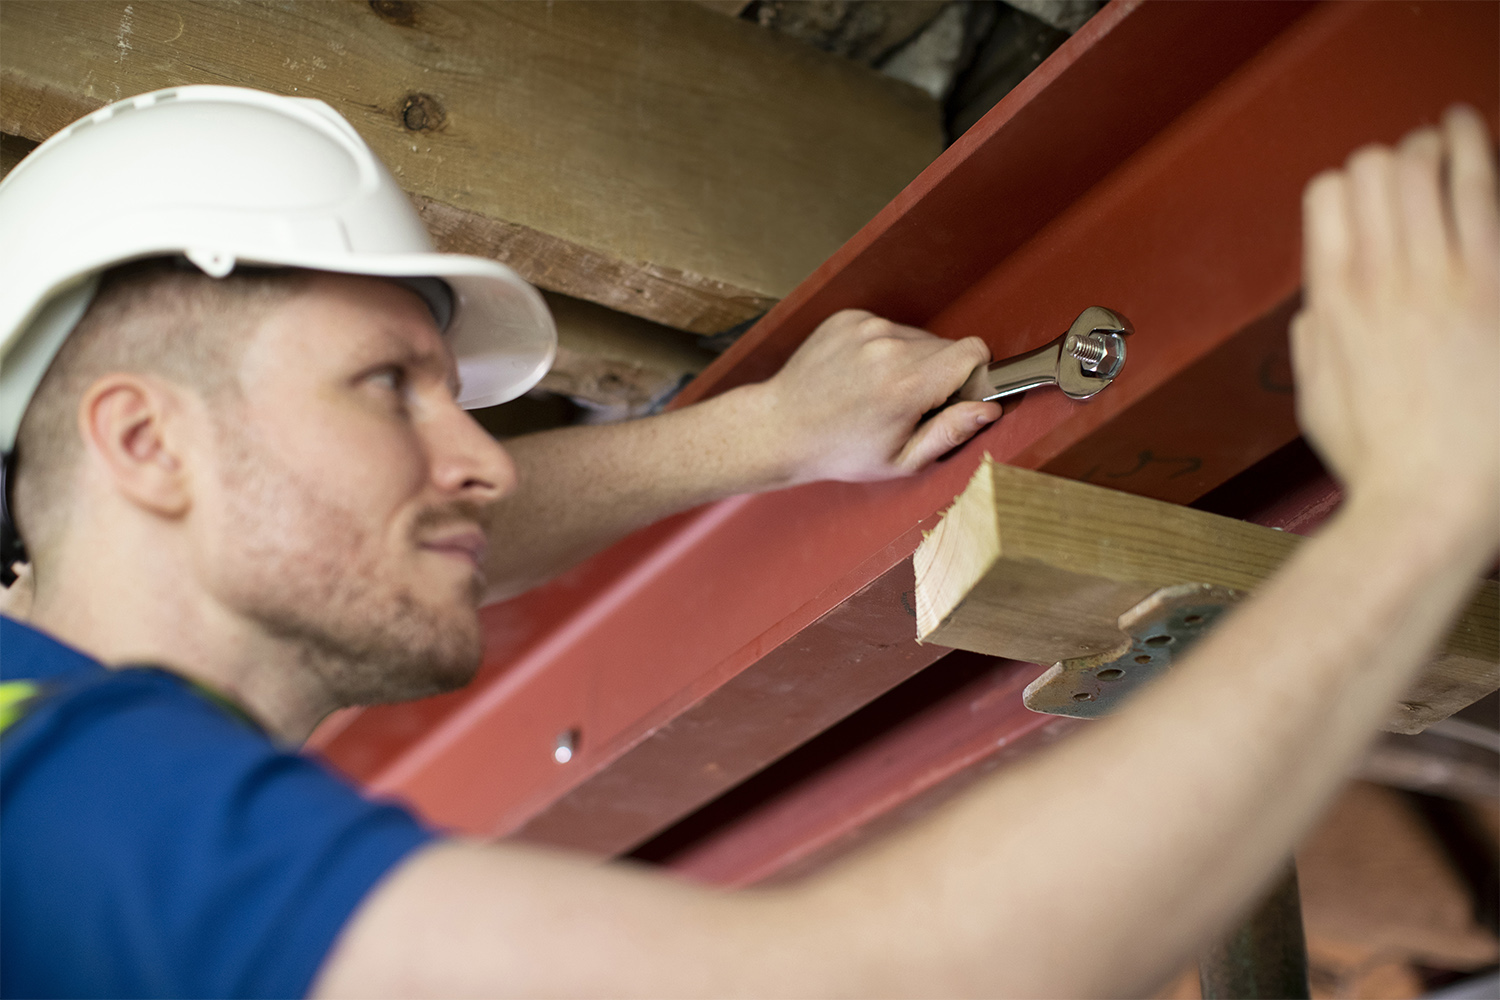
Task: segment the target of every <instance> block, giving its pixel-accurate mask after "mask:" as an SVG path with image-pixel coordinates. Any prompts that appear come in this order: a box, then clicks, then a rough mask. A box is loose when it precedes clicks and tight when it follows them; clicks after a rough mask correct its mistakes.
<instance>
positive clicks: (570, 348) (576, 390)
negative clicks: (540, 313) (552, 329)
mask: <svg viewBox="0 0 1500 1000" xmlns="http://www.w3.org/2000/svg"><path fill="white" fill-rule="evenodd" d="M546 298H547V305H548V307H549V308H551V310H552V315H553V318H555V319H556V320H557V341H558V343H557V360H556V361H555V362H554V363H553V365H552V370H551V371H549V372H548V373H547V375H546V377H545V378H543V379H542V381H541V384H540V385H539V388H541V389H543V390H546V391H548V392H555V393H558V394H559V395H563V396H567V397H569V398H571V399H572V400H574V401H575V402H577V403H579V404H580V405H582V406H583V407H585V408H586V409H588V410H590V411H592V414H591V419H592V420H593V421H594V422H605V421H611V420H622V419H626V418H629V417H640V416H644V415H646V414H647V413H652V412H654V411H655V410H657V409H658V408H660V406H661V405H662V404H663V403H664V402H665V401H666V400H668V399H670V398H671V397H672V395H673V394H674V393H675V392H676V391H677V390H678V389H679V388H681V387H682V385H683V384H684V383H685V382H686V381H687V380H688V379H690V378H692V377H693V376H694V375H697V374H698V373H699V372H701V371H702V370H703V369H704V368H707V367H708V363H709V362H710V361H712V360H713V359H714V357H715V355H714V354H713V353H712V352H711V351H708V350H706V349H705V348H703V347H702V346H700V344H699V338H698V337H696V336H694V335H692V334H690V333H683V332H682V331H681V330H673V329H671V328H670V327H665V326H662V325H661V324H659V323H652V322H650V321H648V320H644V319H640V318H638V317H635V316H630V315H627V314H625V313H621V312H616V311H614V310H612V309H606V308H604V307H603V306H600V305H595V304H594V303H592V302H584V301H583V300H582V299H575V298H570V297H568V296H566V295H556V294H552V293H548V294H547V296H546Z"/></svg>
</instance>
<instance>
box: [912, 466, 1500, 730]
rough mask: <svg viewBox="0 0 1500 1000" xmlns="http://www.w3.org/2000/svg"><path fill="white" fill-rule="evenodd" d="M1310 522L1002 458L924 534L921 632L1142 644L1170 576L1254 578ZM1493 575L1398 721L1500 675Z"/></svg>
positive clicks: (1051, 647) (1099, 646) (917, 559)
mask: <svg viewBox="0 0 1500 1000" xmlns="http://www.w3.org/2000/svg"><path fill="white" fill-rule="evenodd" d="M1301 541H1302V539H1301V538H1300V537H1299V536H1297V535H1291V534H1287V533H1286V532H1282V531H1276V530H1275V529H1273V528H1264V527H1261V526H1259V525H1254V524H1247V523H1245V522H1244V521H1237V520H1235V519H1234V518H1229V517H1221V516H1219V515H1218V514H1210V513H1208V512H1207V511H1201V510H1193V509H1191V508H1187V507H1179V506H1177V505H1176V504H1170V503H1163V502H1162V501H1159V500H1151V499H1148V498H1146V497H1138V496H1132V495H1131V494H1128V493H1121V492H1119V491H1116V490H1110V489H1105V488H1103V487H1099V486H1094V485H1091V484H1088V483H1080V482H1075V481H1073V480H1070V479H1063V478H1060V477H1058V476H1049V475H1046V474H1044V473H1040V472H1033V471H1031V470H1027V469H1017V468H1014V467H1012V466H1008V465H1001V464H998V463H996V462H994V461H992V460H991V459H990V458H989V457H988V456H986V457H985V460H984V461H983V462H982V463H981V464H980V466H979V469H978V470H977V471H976V472H975V473H974V478H973V479H972V480H971V481H970V483H969V486H968V487H967V488H966V489H965V490H964V492H963V493H961V494H960V495H959V497H958V499H957V500H955V501H954V503H953V506H952V507H950V508H949V509H948V510H947V511H946V512H945V513H944V515H943V519H942V520H941V521H940V522H938V526H937V527H936V528H935V529H934V530H933V531H932V532H931V533H930V534H929V535H928V536H927V537H926V538H925V539H924V540H923V542H922V544H921V545H920V546H918V547H917V551H916V554H915V556H914V559H913V561H914V565H915V572H916V603H917V635H918V640H919V641H921V642H936V643H938V644H939V645H942V646H948V647H952V648H956V649H967V650H971V651H973V652H978V653H988V654H989V655H991V656H1000V657H1007V658H1011V659H1018V660H1024V661H1027V662H1030V663H1057V662H1059V661H1063V660H1071V659H1076V658H1080V657H1088V656H1095V655H1098V654H1101V653H1108V652H1110V651H1111V650H1114V649H1116V648H1118V647H1120V646H1122V645H1128V641H1127V640H1126V637H1125V635H1124V633H1123V632H1122V631H1121V630H1120V628H1119V625H1118V622H1119V619H1120V616H1121V615H1123V614H1124V613H1125V612H1127V611H1129V610H1130V609H1131V608H1133V607H1135V605H1136V604H1138V603H1140V602H1141V601H1142V600H1144V599H1145V598H1146V597H1147V596H1149V595H1150V594H1151V593H1153V592H1154V591H1156V590H1158V589H1160V588H1162V587H1172V586H1177V585H1179V584H1190V583H1203V584H1210V585H1213V586H1216V587H1228V588H1232V589H1234V590H1238V591H1245V592H1248V591H1252V590H1254V589H1255V588H1256V587H1257V586H1259V585H1260V584H1261V583H1263V582H1264V581H1265V580H1266V579H1267V578H1268V577H1270V576H1271V575H1272V574H1273V573H1275V572H1276V570H1277V569H1278V568H1279V567H1280V566H1281V565H1282V564H1283V563H1285V562H1286V560H1287V559H1288V558H1290V557H1291V555H1292V553H1293V552H1294V551H1295V550H1296V548H1297V546H1298V545H1299V544H1300V543H1301ZM1497 593H1500V588H1497V586H1496V584H1495V582H1494V581H1492V580H1485V581H1483V582H1480V583H1478V592H1477V593H1476V595H1475V596H1474V598H1473V600H1472V602H1471V604H1470V605H1469V607H1468V609H1467V610H1466V611H1464V613H1463V614H1462V615H1461V616H1460V617H1459V620H1458V621H1457V623H1456V624H1455V625H1454V627H1453V630H1452V632H1451V633H1450V634H1449V636H1448V639H1447V642H1446V644H1445V645H1444V647H1443V648H1442V649H1441V650H1440V651H1439V653H1438V655H1437V656H1436V657H1435V658H1434V660H1433V661H1432V662H1431V663H1430V664H1429V665H1428V667H1427V670H1426V672H1425V673H1424V675H1423V676H1422V677H1421V678H1420V679H1419V680H1418V681H1417V682H1416V684H1415V685H1414V687H1413V688H1412V690H1411V691H1410V692H1408V694H1407V696H1406V698H1405V699H1404V700H1403V701H1402V702H1401V703H1400V704H1399V705H1398V706H1397V707H1396V709H1395V711H1394V714H1393V715H1392V717H1391V718H1390V719H1389V720H1388V721H1387V724H1386V728H1388V729H1391V730H1393V731H1395V732H1400V733H1417V732H1421V731H1422V730H1423V729H1424V728H1426V727H1427V726H1429V725H1431V724H1432V723H1434V722H1437V721H1439V720H1440V719H1445V718H1447V717H1448V716H1449V715H1452V714H1453V713H1454V712H1456V711H1458V710H1459V709H1461V708H1465V707H1467V706H1468V705H1470V704H1472V703H1473V702H1475V701H1478V700H1479V699H1480V698H1482V697H1484V696H1485V695H1487V694H1489V693H1490V692H1491V691H1494V690H1495V689H1496V688H1500V622H1497Z"/></svg>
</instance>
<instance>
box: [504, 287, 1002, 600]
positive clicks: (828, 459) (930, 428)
mask: <svg viewBox="0 0 1500 1000" xmlns="http://www.w3.org/2000/svg"><path fill="white" fill-rule="evenodd" d="M988 360H989V348H987V347H986V346H985V345H984V342H983V341H981V340H979V339H977V338H972V337H971V338H968V339H965V340H960V341H949V340H944V339H942V338H941V337H934V336H932V335H931V334H928V333H924V332H923V331H921V330H916V329H913V328H911V327H903V326H900V325H898V324H894V323H891V322H888V321H887V320H883V319H880V318H879V317H877V316H872V315H870V314H869V313H865V312H859V311H857V310H846V311H844V312H841V313H837V314H835V315H834V316H832V317H830V318H829V319H828V320H827V321H825V322H824V323H823V324H821V325H820V326H819V327H818V329H817V330H815V331H814V332H813V334H812V335H811V336H810V337H808V339H807V340H806V341H805V342H804V343H803V344H802V346H801V347H799V348H798V349H797V352H796V353H795V354H794V355H793V356H792V358H791V359H790V360H789V361H788V362H787V363H786V365H785V366H784V367H783V368H782V369H781V371H780V372H778V373H777V374H776V375H775V376H774V377H773V378H771V379H770V380H768V381H766V382H761V383H757V384H755V385H748V386H741V387H740V388H737V389H731V390H730V391H728V392H725V393H724V394H722V395H720V396H715V397H713V398H712V399H709V400H706V401H705V402H702V403H699V404H697V405H696V406H691V407H686V408H684V409H682V410H677V411H675V412H672V413H666V414H662V415H661V416H657V417H649V418H647V419H644V420H637V421H631V422H629V423H623V424H612V425H608V426H596V427H571V428H564V429H562V430H556V431H548V432H545V433H542V434H534V435H530V436H528V437H523V438H517V439H515V440H513V441H510V442H508V443H507V447H508V448H509V450H510V452H511V454H512V456H513V457H514V459H515V461H516V465H517V467H518V470H519V473H520V484H519V488H518V489H517V490H516V492H515V493H514V494H513V495H512V496H510V497H508V498H506V499H505V500H502V501H500V502H499V503H498V504H496V505H495V506H494V508H493V509H492V510H491V511H489V512H488V513H487V518H488V522H489V532H488V534H489V536H490V553H489V556H488V558H487V561H486V570H487V576H488V578H489V590H488V597H489V599H490V600H501V599H504V598H506V597H510V596H513V595H515V594H517V593H520V592H521V591H523V590H525V589H527V588H528V587H532V586H535V585H536V584H538V583H541V582H543V581H545V580H547V579H549V578H551V577H552V576H555V575H556V574H557V573H560V572H562V571H563V570H564V569H567V568H568V567H569V566H571V565H573V564H574V563H576V562H578V561H580V560H582V559H585V558H587V557H588V556H589V555H591V554H593V553H594V552H597V551H599V550H600V549H602V548H604V547H605V546H607V545H609V544H610V543H611V542H613V541H615V540H616V539H618V538H620V537H621V536H623V535H625V534H627V533H629V532H631V531H634V530H635V529H637V528H640V527H642V526H644V525H647V524H650V523H651V522H653V521H657V520H660V519H661V518H663V517H667V516H668V515H671V514H675V513H677V512H678V511H682V510H686V509H688V508H690V507H695V506H697V505H699V504H703V503H708V502H710V501H713V500H719V499H722V498H724V497H727V496H733V495H735V494H738V493H753V492H759V491H762V490H770V489H778V488H780V487H784V486H791V485H795V484H797V483H803V482H810V481H812V480H816V479H841V480H845V481H871V480H877V479H889V478H893V477H897V476H904V475H910V474H911V473H913V472H916V471H917V470H919V469H921V468H923V467H924V466H926V465H928V464H929V463H931V462H932V461H934V460H935V459H937V458H938V456H940V455H942V454H943V453H945V452H947V451H949V450H950V449H952V448H954V447H956V446H957V445H959V444H962V443H963V442H964V441H966V440H968V438H969V437H971V436H972V435H973V434H974V433H975V432H977V431H978V430H979V429H980V428H981V427H983V426H985V425H986V424H988V423H991V422H992V421H994V420H996V419H998V418H999V416H1000V407H999V406H998V405H997V404H995V403H975V402H961V403H955V404H953V405H951V406H947V407H945V408H943V409H942V410H941V412H939V413H938V414H937V415H935V416H933V417H932V418H931V419H929V420H926V421H924V422H921V423H920V425H919V420H920V419H921V417H922V416H923V415H924V414H925V413H927V412H928V411H930V410H933V409H934V408H935V407H940V406H942V405H943V403H944V401H945V400H947V399H948V398H949V396H950V395H951V394H952V393H953V392H954V391H955V390H956V389H957V388H958V387H959V386H960V385H961V384H962V383H963V381H964V379H965V378H967V377H968V375H969V373H970V372H971V371H973V369H974V367H975V366H976V365H980V364H983V363H984V362H986V361H988Z"/></svg>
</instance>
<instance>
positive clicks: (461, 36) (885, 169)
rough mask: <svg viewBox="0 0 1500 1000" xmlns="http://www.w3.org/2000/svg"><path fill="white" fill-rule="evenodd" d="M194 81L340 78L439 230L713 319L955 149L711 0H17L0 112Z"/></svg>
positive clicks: (16, 121) (679, 317)
mask: <svg viewBox="0 0 1500 1000" xmlns="http://www.w3.org/2000/svg"><path fill="white" fill-rule="evenodd" d="M189 83H215V84H234V85H243V86H250V87H258V88H262V89H266V90H271V91H276V92H278V93H283V94H288V95H292V96H300V97H316V98H320V99H322V100H325V101H327V102H328V103H330V104H331V105H333V106H334V107H335V108H337V109H338V110H339V111H340V112H341V113H343V114H344V115H345V116H346V117H348V118H349V119H350V121H351V122H352V123H353V124H354V126H355V128H356V129H358V130H359V132H360V133H361V134H362V135H363V136H364V137H365V139H366V140H367V141H368V142H369V143H370V145H371V146H372V147H373V148H374V149H375V151H376V153H378V154H379V155H380V156H381V158H382V159H384V160H385V161H386V163H387V164H388V165H389V166H390V167H391V169H392V171H393V172H394V173H395V175H396V177H397V178H398V179H399V180H400V182H401V183H402V185H403V186H404V187H405V188H406V189H407V191H408V192H410V193H411V194H412V195H413V197H414V199H415V201H416V202H417V204H418V206H419V209H420V210H421V212H422V214H423V216H424V217H425V218H426V219H427V222H428V225H429V226H430V227H431V228H432V229H433V230H434V232H435V234H436V236H437V239H438V242H439V245H440V246H443V247H444V248H445V249H450V250H455V251H463V252H470V253H480V254H483V255H486V256H490V257H494V258H496V259H499V260H501V261H503V262H505V263H507V264H509V265H510V266H512V267H514V268H515V269H516V270H517V271H519V272H520V273H521V274H522V275H524V276H526V277H527V278H528V279H530V280H532V281H534V282H536V283H537V284H539V285H540V286H542V287H543V288H547V289H550V290H553V291H558V292H563V293H565V294H568V295H573V296H576V297H579V298H584V299H589V300H591V301H595V302H599V303H602V304H604V305H608V306H612V307H613V308H616V309H621V310H624V311H626V312H630V313H633V314H635V315H638V316H643V317H645V318H648V319H652V320H656V321H658V322H661V323H665V324H667V325H669V326H674V327H678V328H681V329H685V330H690V331H692V332H696V333H715V332H718V331H720V330H723V329H726V328H728V327H731V326H733V325H735V324H737V323H740V322H743V321H744V320H746V319H749V318H751V317H753V316H756V315H758V314H759V313H761V312H764V311H765V309H766V308H768V307H769V305H770V304H772V303H773V302H774V301H775V300H777V299H779V298H780V297H782V296H783V295H785V294H786V293H787V292H788V291H790V290H791V289H792V288H793V287H794V286H795V285H796V284H797V283H798V282H799V281H801V280H802V279H803V278H804V277H806V276H807V275H808V274H809V273H810V272H811V271H812V270H813V269H814V268H815V267H817V265H818V264H820V263H821V262H822V261H823V260H824V259H825V258H826V257H827V256H828V255H829V254H831V253H832V252H833V251H834V250H836V249H837V248H838V247H839V246H840V245H841V244H842V243H843V242H844V240H846V239H847V238H848V237H849V236H850V235H852V234H853V233H854V232H855V231H856V230H857V229H859V227H860V226H862V225H863V224H864V223H865V222H866V221H867V220H868V219H869V218H870V217H871V216H873V215H874V214H875V212H876V211H877V210H879V209H880V208H881V207H882V206H883V205H885V203H886V202H888V201H889V200H890V199H891V198H892V197H894V196H895V195H896V194H897V193H898V192H899V191H900V190H901V189H902V187H904V186H905V184H906V183H907V182H908V181H909V180H911V178H913V177H914V176H916V174H917V173H918V172H919V171H920V170H921V169H922V168H923V167H925V166H926V165H927V164H928V162H930V161H931V160H932V158H933V157H934V156H936V155H937V153H938V152H939V151H940V150H941V148H942V145H941V143H942V139H941V123H940V115H939V111H938V108H937V106H936V104H935V103H934V102H933V101H932V100H931V99H930V98H928V97H927V95H926V94H924V93H922V92H920V91H918V90H917V89H916V88H913V87H910V86H908V85H906V84H903V83H900V82H898V81H895V80H890V79H887V78H885V77H882V76H880V75H879V74H877V73H875V72H873V71H871V70H869V69H867V68H865V67H862V66H858V65H854V64H851V63H849V62H848V61H847V60H841V59H838V58H836V57H833V56H830V55H827V54H825V53H821V52H818V51H815V50H813V49H811V48H810V47H808V46H804V45H799V44H797V43H796V42H795V41H792V40H789V39H785V38H779V37H777V36H775V35H774V34H772V33H770V32H766V31H763V30H761V29H759V28H758V27H757V26H756V25H754V24H750V23H746V22H740V21H737V20H734V19H731V18H726V17H723V16H720V15H717V14H715V13H713V12H712V11H709V10H707V9H704V8H703V7H701V6H699V5H697V4H689V3H557V4H553V3H546V2H508V3H495V4H488V3H467V2H465V3H420V2H404V0H374V2H370V3H364V2H356V0H332V2H324V3H290V2H288V3H252V2H243V0H241V2H228V3H196V2H153V0H134V2H131V3H120V2H114V0H97V2H89V3H51V2H45V0H43V2H31V0H8V2H6V3H5V4H3V5H0V88H3V91H4V95H5V99H4V101H3V102H0V131H4V132H10V133H14V134H16V135H19V136H22V137H24V138H27V139H32V140H39V139H44V138H46V137H47V136H48V135H50V134H51V133H53V132H55V131H56V130H58V129H59V128H61V127H63V126H64V125H66V124H68V123H69V122H71V121H73V120H75V119H76V118H78V117H80V116H81V115H83V114H85V113H87V112H89V111H92V110H94V109H95V108H98V107H100V106H102V105H104V104H106V103H108V102H110V101H114V100H117V99H119V98H122V97H127V96H130V95H131V94H136V93H142V92H145V91H150V90H155V89H158V88H162V87H169V86H174V85H180V84H189Z"/></svg>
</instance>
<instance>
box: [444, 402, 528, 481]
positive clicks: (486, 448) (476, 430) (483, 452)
mask: <svg viewBox="0 0 1500 1000" xmlns="http://www.w3.org/2000/svg"><path fill="white" fill-rule="evenodd" d="M443 410H444V412H443V415H442V417H441V419H438V420H434V421H432V422H431V423H430V424H429V427H428V436H429V441H428V453H429V454H430V455H431V456H432V478H433V482H434V484H435V485H436V486H437V487H438V488H439V489H440V490H442V491H443V493H445V494H448V495H450V496H453V497H454V498H455V499H462V500H467V501H469V502H471V503H480V504H483V503H493V502H494V501H496V500H499V499H500V498H502V497H505V496H508V495H510V494H511V493H512V492H514V491H515V488H516V482H517V475H516V463H515V462H514V461H512V460H511V457H510V453H509V452H507V451H506V450H505V449H504V448H503V447H502V446H501V444H500V442H498V441H496V440H495V439H494V438H492V437H491V436H490V435H489V432H487V431H486V430H485V429H484V428H483V427H481V426H479V422H478V421H476V420H475V419H474V418H473V417H471V416H470V415H469V412H468V411H467V410H464V409H461V408H460V407H459V406H458V405H457V404H456V403H454V404H450V405H449V406H446V407H444V408H443Z"/></svg>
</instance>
